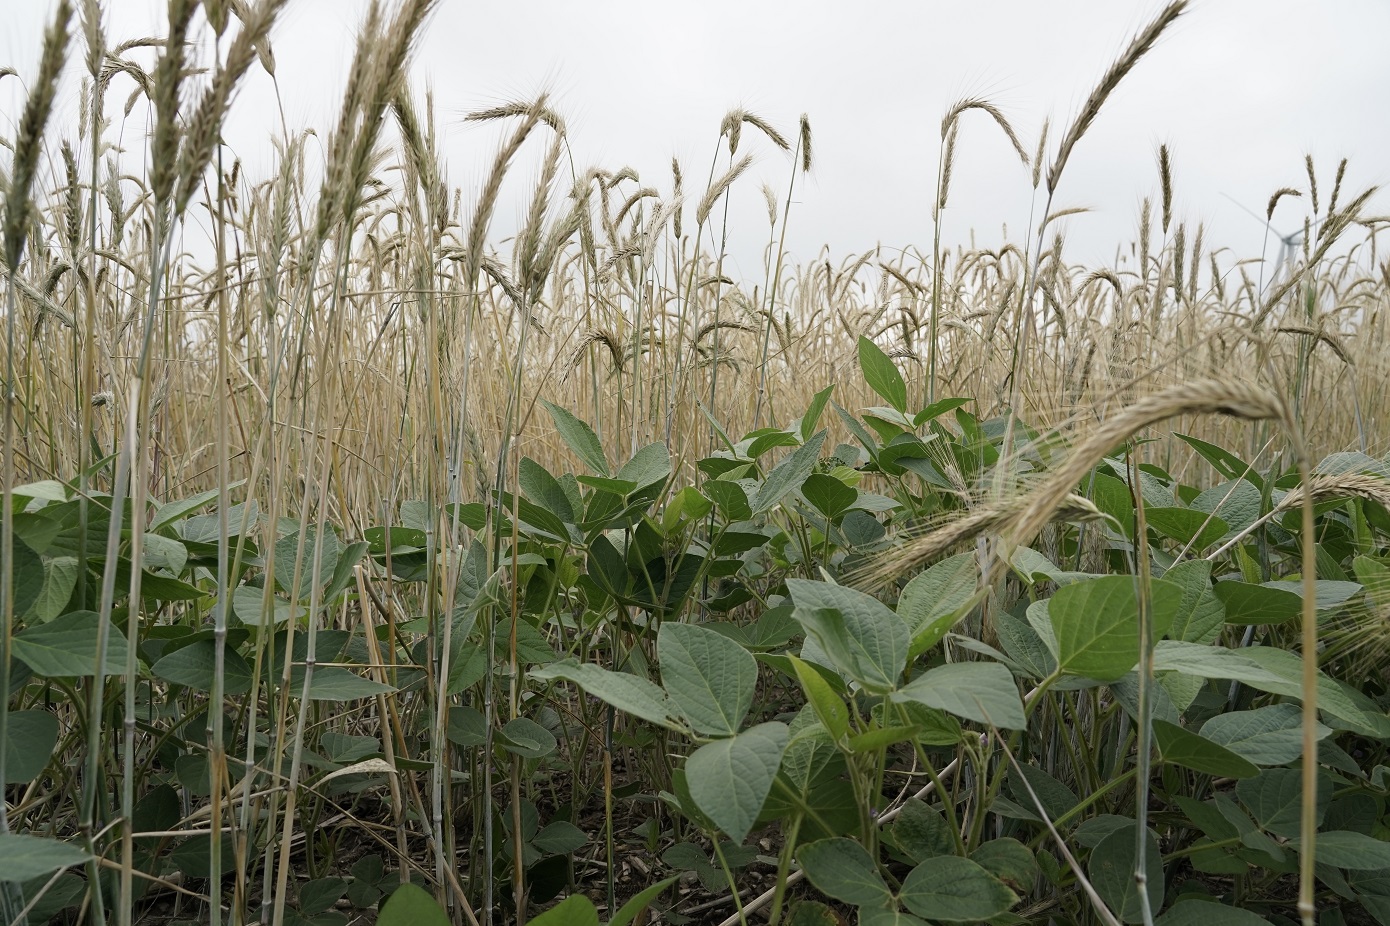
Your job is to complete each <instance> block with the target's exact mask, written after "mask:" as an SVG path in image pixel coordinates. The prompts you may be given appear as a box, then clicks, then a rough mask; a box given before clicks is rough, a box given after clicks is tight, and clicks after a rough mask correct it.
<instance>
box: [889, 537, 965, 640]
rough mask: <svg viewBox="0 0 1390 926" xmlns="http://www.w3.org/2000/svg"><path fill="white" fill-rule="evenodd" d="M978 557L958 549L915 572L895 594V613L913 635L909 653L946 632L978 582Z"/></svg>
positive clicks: (939, 637) (939, 638)
mask: <svg viewBox="0 0 1390 926" xmlns="http://www.w3.org/2000/svg"><path fill="white" fill-rule="evenodd" d="M978 563H979V560H978V558H977V557H976V556H975V554H974V553H960V554H957V555H956V556H952V557H950V558H948V559H944V560H942V561H941V562H939V563H936V564H935V565H933V566H932V567H931V568H929V569H927V570H926V571H925V572H922V573H920V574H919V575H917V576H914V577H913V579H912V581H911V582H908V583H907V587H906V588H904V589H903V591H902V594H901V595H899V596H898V616H899V617H901V618H902V619H903V621H904V623H906V624H907V630H908V633H909V634H910V635H911V638H912V645H911V647H910V649H909V655H912V656H916V655H919V654H921V653H925V652H926V651H927V650H929V649H931V648H932V647H933V646H935V645H936V644H937V643H939V642H940V641H941V638H942V637H944V636H946V633H947V631H949V630H950V629H951V627H952V626H953V625H954V624H955V622H956V618H957V617H958V616H959V614H960V611H961V609H963V608H964V607H965V606H966V605H968V604H969V603H970V600H971V599H972V598H973V597H974V596H975V590H976V588H977V586H978V585H979V575H980V573H979V565H978Z"/></svg>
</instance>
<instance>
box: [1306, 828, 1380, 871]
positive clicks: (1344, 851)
mask: <svg viewBox="0 0 1390 926" xmlns="http://www.w3.org/2000/svg"><path fill="white" fill-rule="evenodd" d="M1295 843H1297V841H1295ZM1313 851H1314V852H1315V853H1317V859H1318V862H1319V863H1320V864H1323V865H1331V866H1333V867H1334V868H1349V869H1352V870H1353V871H1380V872H1390V842H1387V841H1385V840H1384V839H1376V838H1375V837H1374V836H1367V835H1366V834H1365V833H1357V832H1354V831H1351V830H1332V831H1331V832H1327V833H1318V835H1317V838H1316V839H1315V840H1314V843H1313Z"/></svg>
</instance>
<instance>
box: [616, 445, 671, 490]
mask: <svg viewBox="0 0 1390 926" xmlns="http://www.w3.org/2000/svg"><path fill="white" fill-rule="evenodd" d="M670 475H671V454H670V452H669V451H668V450H667V449H666V445H665V444H662V443H655V444H648V445H647V446H645V447H643V448H642V449H641V450H638V451H637V453H636V454H634V455H633V457H632V459H631V460H628V461H627V462H626V463H624V464H623V468H622V469H620V470H618V478H619V479H623V480H626V481H628V482H631V483H632V484H633V485H635V486H636V487H637V489H636V491H639V492H640V491H641V490H643V489H646V488H649V487H651V486H655V485H662V484H664V483H665V482H666V480H667V478H668V477H669V476H670Z"/></svg>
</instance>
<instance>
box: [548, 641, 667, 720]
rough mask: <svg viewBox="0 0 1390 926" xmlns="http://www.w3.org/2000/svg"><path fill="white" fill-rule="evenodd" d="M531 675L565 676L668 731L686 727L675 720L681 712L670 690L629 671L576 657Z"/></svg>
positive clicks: (629, 712)
mask: <svg viewBox="0 0 1390 926" xmlns="http://www.w3.org/2000/svg"><path fill="white" fill-rule="evenodd" d="M529 674H530V676H531V678H537V679H556V678H562V679H565V680H566V681H571V682H574V683H575V684H576V685H578V686H579V687H580V688H582V689H584V690H585V691H586V692H588V693H589V694H591V695H593V696H594V697H595V698H598V699H599V700H600V701H605V702H607V703H609V704H611V705H613V706H614V707H616V708H617V709H618V710H620V711H624V712H626V713H628V714H631V715H632V716H634V717H637V718H639V719H641V720H645V721H647V722H648V723H654V724H657V725H658V726H662V727H665V728H666V729H668V730H676V731H678V732H684V730H685V727H684V726H683V725H681V724H679V723H675V722H674V721H673V720H672V718H673V717H677V716H679V712H678V711H677V710H676V708H675V706H674V705H673V704H672V703H671V700H670V698H668V697H667V696H666V692H664V691H662V690H661V689H660V688H658V687H657V686H656V685H654V684H652V683H651V682H649V681H647V680H646V679H645V678H639V677H637V676H636V675H630V674H628V673H626V672H613V671H610V670H608V669H605V668H603V667H601V666H596V665H593V664H592V663H580V662H575V661H574V660H573V659H567V660H565V661H563V662H555V663H551V664H550V665H548V666H543V667H541V668H539V669H535V670H533V671H532V672H530V673H529Z"/></svg>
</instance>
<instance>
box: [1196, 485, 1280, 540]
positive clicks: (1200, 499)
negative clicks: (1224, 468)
mask: <svg viewBox="0 0 1390 926" xmlns="http://www.w3.org/2000/svg"><path fill="white" fill-rule="evenodd" d="M1261 503H1262V499H1261V498H1260V490H1259V488H1258V487H1257V486H1256V485H1255V484H1254V483H1253V482H1251V481H1250V480H1249V479H1248V478H1247V479H1233V480H1231V481H1229V482H1223V483H1221V484H1220V485H1215V486H1212V487H1211V488H1210V489H1207V490H1206V491H1204V492H1202V493H1201V494H1200V495H1198V496H1197V497H1196V498H1194V499H1193V500H1192V504H1191V505H1190V507H1191V508H1193V509H1195V510H1197V511H1205V512H1209V513H1212V514H1215V515H1217V516H1218V517H1220V518H1221V520H1223V521H1225V522H1226V524H1227V525H1228V526H1229V527H1230V528H1231V530H1232V531H1241V530H1245V528H1247V527H1249V526H1250V525H1252V524H1254V523H1255V522H1256V521H1257V520H1258V519H1259V517H1260V505H1261Z"/></svg>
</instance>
